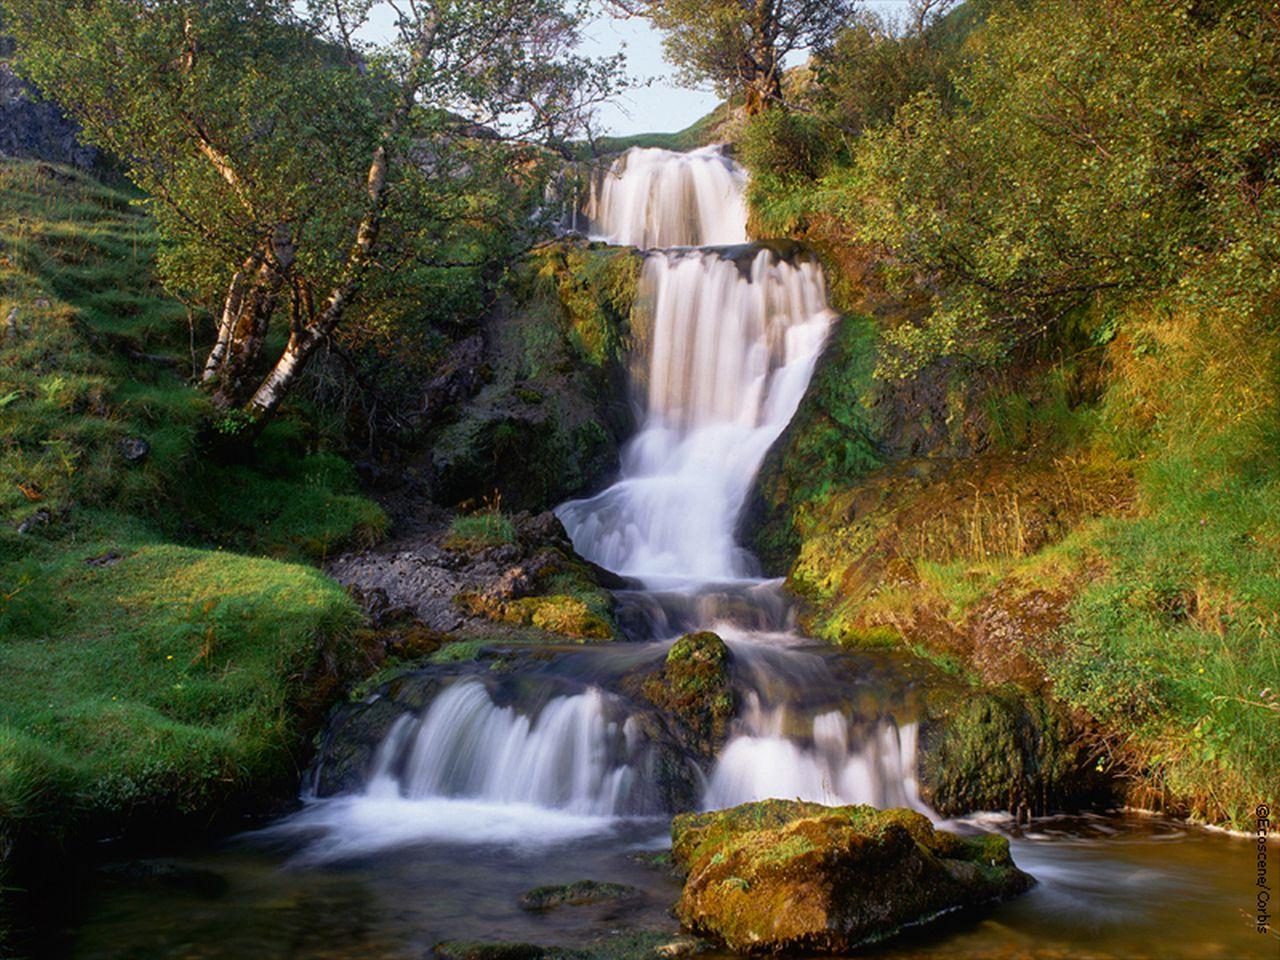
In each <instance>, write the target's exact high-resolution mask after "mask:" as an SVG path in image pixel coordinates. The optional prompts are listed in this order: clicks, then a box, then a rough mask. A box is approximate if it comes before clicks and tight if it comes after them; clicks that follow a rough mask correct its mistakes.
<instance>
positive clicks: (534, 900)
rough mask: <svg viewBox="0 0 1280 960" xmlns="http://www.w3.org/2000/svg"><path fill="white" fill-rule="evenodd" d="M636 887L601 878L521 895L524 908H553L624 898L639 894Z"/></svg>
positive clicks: (538, 888)
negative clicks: (603, 881) (604, 881)
mask: <svg viewBox="0 0 1280 960" xmlns="http://www.w3.org/2000/svg"><path fill="white" fill-rule="evenodd" d="M639 892H640V891H639V890H637V889H636V888H635V887H629V886H627V885H626V884H623V883H602V882H600V881H599V880H576V881H574V882H573V883H560V884H555V885H553V886H546V887H535V888H534V889H532V890H530V891H529V892H527V893H525V894H522V895H521V897H520V906H521V908H522V909H524V910H535V911H536V910H551V909H553V908H555V907H580V906H586V905H588V904H592V903H606V902H608V901H611V900H624V899H627V898H629V897H635V896H636V895H638V894H639Z"/></svg>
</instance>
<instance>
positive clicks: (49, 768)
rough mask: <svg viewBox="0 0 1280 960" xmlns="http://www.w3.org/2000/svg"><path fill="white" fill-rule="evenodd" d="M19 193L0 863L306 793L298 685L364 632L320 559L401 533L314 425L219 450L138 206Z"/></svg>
mask: <svg viewBox="0 0 1280 960" xmlns="http://www.w3.org/2000/svg"><path fill="white" fill-rule="evenodd" d="M0 197H2V198H3V199H2V200H0V243H2V244H3V246H2V247H0V322H3V321H4V319H5V318H6V317H12V321H11V322H10V324H9V326H8V330H7V332H5V331H3V330H0V511H2V512H3V515H4V522H3V523H2V524H0V688H2V689H3V690H4V696H3V698H0V868H2V867H3V860H4V857H5V856H6V855H7V853H8V852H9V844H10V843H11V842H12V841H13V840H15V839H18V840H21V839H24V838H27V839H30V838H35V839H40V838H49V837H59V836H61V837H66V838H69V839H75V838H77V837H79V836H81V835H83V833H84V831H85V830H87V829H92V830H94V831H98V830H111V831H116V830H118V829H120V828H122V827H123V826H126V825H127V823H128V821H129V819H130V818H137V817H141V816H143V815H149V814H152V813H155V812H165V813H169V812H177V813H178V814H183V813H194V812H199V813H200V814H202V815H204V816H212V815H213V814H215V813H216V812H217V809H218V807H219V805H220V804H221V803H223V802H231V801H234V800H236V799H237V798H239V797H241V796H242V795H243V794H244V792H245V791H246V790H251V789H258V788H261V789H264V790H270V789H272V787H273V786H279V785H280V784H281V783H282V782H284V783H287V782H288V778H289V776H290V775H291V773H292V770H293V756H292V752H293V750H294V748H295V747H297V746H298V744H299V733H300V724H299V717H300V715H301V713H303V712H305V711H306V709H307V707H308V704H307V702H306V701H307V699H308V698H309V697H310V696H312V695H313V694H314V692H315V684H314V683H311V684H308V683H303V682H302V681H303V680H304V678H306V679H311V680H314V678H315V675H317V674H318V673H319V672H320V662H321V660H322V659H324V657H325V656H329V655H332V654H333V653H334V652H341V648H342V646H343V644H344V643H345V642H346V641H345V638H346V637H347V636H348V635H349V633H350V631H351V629H352V628H353V627H354V626H355V625H356V623H357V621H358V613H357V611H356V609H355V608H354V607H353V605H352V604H351V602H350V601H349V599H348V598H347V597H346V595H345V593H344V592H343V591H342V590H341V589H340V588H339V587H338V586H337V585H336V584H334V583H333V582H332V581H329V580H328V579H327V578H325V577H324V576H322V575H321V574H320V573H319V572H318V571H316V570H315V569H314V568H312V567H310V566H308V565H306V564H305V563H303V562H301V561H304V560H307V559H313V558H318V557H319V556H321V555H323V553H324V552H326V551H327V550H330V549H334V548H336V547H338V546H340V545H341V544H343V543H344V542H348V541H350V540H351V539H352V538H361V537H364V538H367V537H369V536H371V535H372V534H374V533H375V532H376V531H377V530H378V529H380V527H381V526H382V525H383V523H384V520H383V517H382V515H381V512H380V511H379V510H378V509H377V508H376V507H375V506H374V505H372V504H370V503H369V502H367V501H365V500H364V499H362V498H361V497H359V496H358V495H357V493H356V489H355V478H354V475H353V472H352V470H351V468H350V466H349V465H348V464H346V463H345V461H343V460H341V459H340V458H339V457H337V456H336V455H334V454H332V453H328V452H325V451H324V449H323V446H324V444H323V442H322V438H320V437H316V436H313V435H311V434H310V433H309V432H308V430H307V428H306V427H305V426H304V425H303V424H302V423H301V422H300V421H290V420H287V419H286V420H284V421H282V422H280V423H279V424H277V425H276V426H274V427H272V428H271V429H270V430H269V431H268V432H267V433H266V435H265V436H264V437H263V439H262V442H261V444H260V449H259V451H258V453H257V455H256V457H257V459H256V460H255V461H254V462H250V463H239V464H220V463H218V462H216V460H215V459H214V458H213V457H211V456H210V455H209V454H208V452H207V451H205V450H203V448H202V443H201V437H202V433H201V429H202V425H204V424H206V423H207V422H208V421H209V419H210V410H209V409H208V408H207V406H206V404H205V402H204V400H203V398H202V397H201V396H200V394H199V393H198V392H196V391H195V390H193V389H191V388H190V387H189V386H188V385H187V383H186V381H185V379H184V378H183V377H182V376H180V375H179V373H180V371H184V370H187V369H189V364H190V359H189V352H188V344H187V329H186V313H185V311H184V310H183V309H182V308H181V306H180V305H179V304H177V303H175V302H174V301H172V300H170V299H169V298H167V297H165V296H164V295H163V294H162V293H161V291H160V290H159V289H158V288H157V287H156V285H155V282H154V280H153V279H152V275H151V263H152V259H153V255H154V236H153V232H152V229H151V225H150V222H149V220H148V219H147V218H146V217H145V215H144V213H143V212H141V211H140V209H139V208H138V207H137V206H136V205H135V204H134V203H133V199H132V198H131V197H130V196H128V195H126V194H124V193H121V192H119V191H116V190H112V189H108V188H106V187H103V186H102V185H100V184H97V183H95V182H93V181H91V180H89V179H87V178H85V177H84V176H82V175H80V174H77V173H73V172H70V171H67V170H62V169H57V168H53V167H50V166H48V165H45V164H39V165H37V164H30V163H5V164H3V165H0ZM164 358H169V359H164ZM125 438H143V439H145V440H146V441H147V442H148V443H149V444H150V453H149V455H148V456H147V457H146V458H145V460H143V461H142V462H141V463H138V464H130V463H129V462H128V461H127V460H126V459H125V457H124V456H123V455H122V452H121V448H120V441H121V440H123V439H125ZM20 529H21V530H24V531H25V532H22V533H20V532H19V530H20ZM237 551H241V552H237ZM251 554H259V555H258V556H253V555H251ZM264 554H265V555H267V556H262V555H264ZM312 706H314V705H312Z"/></svg>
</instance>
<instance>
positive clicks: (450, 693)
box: [368, 680, 659, 816]
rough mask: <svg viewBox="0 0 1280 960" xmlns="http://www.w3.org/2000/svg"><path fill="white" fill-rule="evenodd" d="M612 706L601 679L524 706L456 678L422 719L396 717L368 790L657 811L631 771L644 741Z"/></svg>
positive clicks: (638, 765)
mask: <svg viewBox="0 0 1280 960" xmlns="http://www.w3.org/2000/svg"><path fill="white" fill-rule="evenodd" d="M611 706H614V707H615V708H614V709H613V710H612V711H611V710H610V709H609V708H610V707H611ZM617 714H618V711H617V709H616V706H615V705H613V704H611V703H610V701H609V700H608V698H607V697H606V695H605V694H604V692H603V691H601V690H599V689H598V688H589V689H587V690H586V691H585V692H583V693H580V694H575V695H571V696H560V697H556V698H554V699H552V700H551V701H550V702H548V703H547V704H546V705H545V706H544V707H543V708H542V709H541V710H540V711H539V712H537V713H536V714H530V713H522V712H520V711H518V710H516V708H515V707H510V706H508V707H499V706H497V705H495V704H494V703H493V701H492V700H491V699H490V697H489V693H488V691H487V690H486V689H485V687H484V685H483V684H482V683H480V682H479V681H478V680H464V681H460V682H458V683H455V684H454V685H453V686H451V687H449V688H448V689H447V690H445V691H444V692H443V693H441V694H440V695H439V696H438V697H436V699H435V701H434V702H433V703H432V704H431V706H430V709H428V710H427V712H426V714H425V715H424V716H423V717H422V719H421V720H416V719H411V718H408V717H402V718H401V719H400V721H399V722H397V724H396V725H395V726H394V727H393V728H392V729H391V731H390V733H388V735H387V737H386V739H385V740H384V741H383V745H382V749H381V750H380V751H379V753H378V757H377V759H376V761H375V764H374V770H373V774H372V776H371V778H370V782H369V788H368V790H369V793H370V794H374V795H383V796H402V797H405V798H406V799H410V800H422V799H427V798H430V797H454V798H472V799H476V800H482V801H490V802H494V803H528V804H533V805H536V806H540V807H547V808H550V809H556V810H565V811H568V812H570V813H579V814H588V815H595V816H599V815H605V814H624V813H632V814H644V813H656V812H659V810H657V809H656V808H655V807H654V806H653V804H652V803H651V802H647V801H646V798H645V796H644V793H643V791H642V790H641V789H640V787H641V786H642V784H641V783H640V782H639V781H638V779H637V776H636V774H637V770H638V769H642V768H643V763H642V757H641V755H642V753H643V745H642V744H641V743H640V742H639V740H638V739H637V737H636V736H635V733H634V730H630V731H629V730H628V728H627V725H626V720H625V717H624V716H623V717H620V716H618V715H617ZM628 734H630V735H628ZM633 764H634V766H633Z"/></svg>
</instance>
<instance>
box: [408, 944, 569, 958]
mask: <svg viewBox="0 0 1280 960" xmlns="http://www.w3.org/2000/svg"><path fill="white" fill-rule="evenodd" d="M431 955H432V956H433V957H437V958H438V960H575V958H579V957H581V958H583V960H585V958H586V957H587V956H588V954H586V953H584V952H582V951H581V950H565V949H564V948H562V947H540V946H538V945H537V944H534V943H511V942H508V941H501V940H499V941H482V940H445V941H444V942H442V943H437V944H436V945H435V947H434V948H432V951H431Z"/></svg>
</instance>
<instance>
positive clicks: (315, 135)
mask: <svg viewBox="0 0 1280 960" xmlns="http://www.w3.org/2000/svg"><path fill="white" fill-rule="evenodd" d="M0 8H2V9H3V11H4V13H5V15H6V23H7V26H8V28H9V29H10V30H11V31H12V33H13V34H14V35H15V36H16V37H17V40H18V44H19V51H20V67H21V69H22V70H23V71H24V72H25V73H26V74H27V75H28V76H29V77H30V78H31V79H32V80H34V81H35V82H36V83H37V84H38V85H39V86H40V87H41V88H42V90H43V91H44V92H45V93H46V94H47V95H49V96H51V97H52V98H54V99H55V100H57V101H58V102H59V103H60V104H61V105H62V106H63V108H64V109H66V110H67V111H68V112H69V113H71V114H72V115H73V116H74V117H75V118H76V119H77V120H78V121H79V122H80V123H81V125H82V127H83V129H84V131H85V135H86V137H87V138H88V139H89V140H90V141H91V142H93V143H94V144H96V145H98V146H101V147H103V148H105V149H106V150H108V151H109V152H110V153H112V154H114V155H115V156H117V157H118V158H120V159H121V160H122V161H123V162H124V164H125V165H126V168H127V171H128V173H129V176H130V177H131V179H132V180H133V181H134V182H135V183H136V184H137V186H138V187H139V188H140V189H141V190H142V191H144V193H145V194H146V195H147V197H148V198H149V203H151V205H152V206H153V208H154V210H155V212H156V216H157V222H158V225H159V229H160V232H161V239H162V254H161V263H160V267H161V273H162V276H163V277H164V279H165V282H166V283H167V284H168V285H169V286H170V287H171V289H173V290H174V291H175V292H177V293H179V294H180V295H183V296H186V297H189V298H191V299H194V300H196V301H197V302H199V303H201V304H204V305H208V306H210V307H213V305H214V304H216V309H213V310H212V311H211V312H214V313H216V316H217V324H216V336H215V338H214V341H213V344H212V347H211V349H210V351H209V354H208V358H207V360H206V362H205V364H204V369H203V374H202V377H201V381H202V383H203V385H204V386H205V387H206V388H207V389H208V390H209V391H210V393H211V394H212V396H213V399H214V402H215V403H216V405H217V406H218V407H220V408H221V409H223V410H226V411H229V412H230V411H236V410H240V411H243V413H244V414H245V415H247V417H248V418H249V419H250V420H254V421H260V420H261V419H263V418H264V417H265V416H267V415H269V414H271V413H272V412H273V411H274V410H275V409H276V408H277V407H278V406H279V404H280V402H281V401H282V399H283V398H284V397H285V396H286V395H287V393H288V392H289V390H290V388H291V387H292V386H293V385H294V384H295V383H296V381H297V379H298V377H299V375H300V374H301V372H302V370H303V368H304V367H305V365H306V364H307V362H308V360H309V359H310V357H311V356H312V355H313V354H314V353H315V351H316V350H317V348H318V347H319V346H320V345H322V344H323V343H325V342H326V341H327V340H328V339H329V338H330V337H331V336H332V335H333V334H334V332H335V330H336V329H337V328H338V327H339V325H340V324H343V323H346V322H349V321H351V320H352V318H353V317H357V316H358V315H359V314H360V313H361V311H367V310H369V309H370V307H371V304H372V303H373V302H374V300H375V299H376V297H377V296H378V295H379V293H380V292H385V291H386V290H387V289H388V288H389V286H391V284H390V283H389V278H392V277H394V276H395V275H396V274H397V273H398V272H399V271H401V270H404V269H405V268H407V267H412V266H423V265H436V266H442V265H443V266H447V265H450V264H468V263H474V262H475V260H476V258H477V257H482V256H484V255H486V253H488V252H489V247H488V246H487V245H488V244H490V243H491V242H492V241H494V238H495V234H497V235H498V236H499V237H500V238H502V237H505V238H507V239H509V237H510V234H511V233H512V232H516V231H519V230H520V229H522V228H523V227H524V225H526V224H527V222H528V213H529V209H530V204H529V202H528V200H529V198H530V197H532V196H535V195H536V193H537V186H538V182H539V179H540V177H541V175H542V174H543V173H544V172H545V169H546V168H547V166H548V163H547V161H548V157H549V155H548V153H547V152H546V151H545V150H544V149H541V148H540V146H539V145H546V144H551V145H555V144H558V143H562V142H563V141H564V139H565V138H566V137H568V136H570V135H571V134H573V133H574V132H575V131H576V130H577V129H578V128H579V127H580V125H581V124H582V123H583V122H584V121H585V119H586V117H587V116H588V115H589V112H590V108H591V106H592V105H593V104H595V103H597V102H599V101H600V100H602V99H603V98H605V97H606V96H608V95H610V94H611V93H612V92H613V90H614V89H615V86H616V77H617V68H618V60H617V58H611V59H607V60H601V61H593V60H588V59H585V58H582V57H580V56H578V55H576V54H575V53H574V52H573V51H574V47H575V46H576V43H577V39H578V35H577V31H578V25H579V23H580V22H581V18H582V17H583V16H584V15H585V8H584V6H582V5H581V4H579V3H577V0H310V3H309V4H308V5H307V6H306V7H305V8H304V7H303V5H301V4H297V3H293V2H290V0H202V2H193V0H71V2H67V0H0ZM388 21H389V22H390V39H389V40H387V41H384V42H372V41H370V40H369V39H368V37H369V36H371V35H372V34H374V33H377V32H379V31H378V30H376V29H375V28H376V27H378V26H379V25H383V26H384V27H385V25H386V23H387V22H388ZM278 317H284V318H287V323H288V336H287V339H286V341H285V344H284V346H283V348H282V349H280V350H279V352H278V353H276V354H275V355H274V356H268V355H267V343H268V332H269V329H270V327H271V324H272V322H273V321H274V320H276V318H278ZM231 419H232V420H233V421H234V420H235V418H231Z"/></svg>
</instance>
